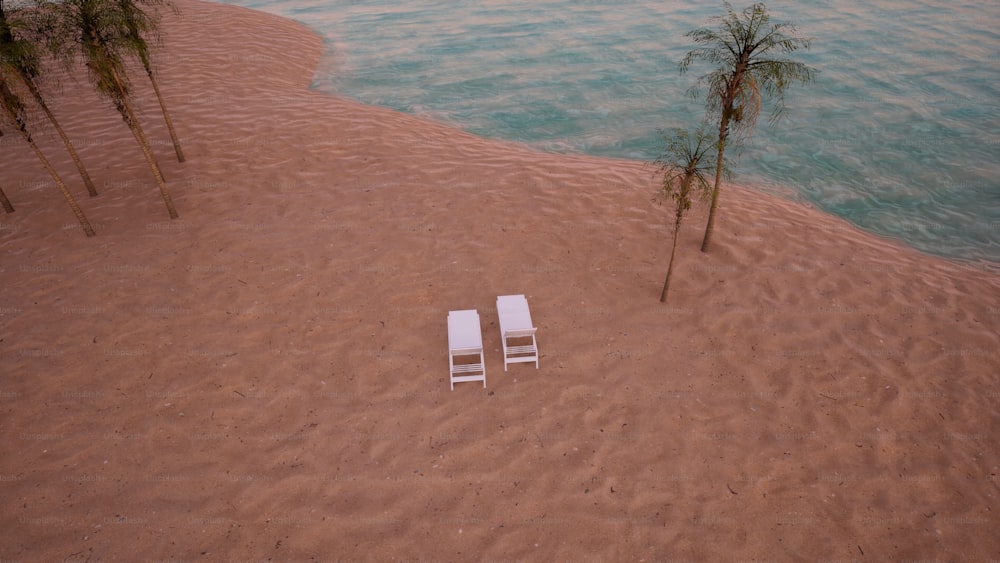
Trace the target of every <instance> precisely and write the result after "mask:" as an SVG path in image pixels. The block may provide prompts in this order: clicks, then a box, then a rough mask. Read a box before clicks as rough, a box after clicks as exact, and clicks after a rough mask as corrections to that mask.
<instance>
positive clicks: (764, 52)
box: [680, 2, 816, 252]
mask: <svg viewBox="0 0 1000 563" xmlns="http://www.w3.org/2000/svg"><path fill="white" fill-rule="evenodd" d="M726 10H727V11H728V13H727V14H726V15H725V16H723V17H719V18H715V19H716V21H718V22H719V25H718V28H716V29H708V28H702V29H696V30H694V31H691V32H689V33H687V37H690V38H692V39H693V40H694V42H695V43H697V44H698V45H701V47H698V48H697V49H694V50H692V51H690V52H688V53H687V55H685V56H684V59H683V60H681V63H680V69H681V72H685V71H686V70H687V69H688V68H689V67H690V66H691V64H692V63H693V62H694V61H696V60H705V61H707V62H709V63H712V64H714V65H717V67H716V69H715V70H713V71H711V72H709V73H708V74H706V75H704V76H702V77H701V78H700V79H699V80H698V84H696V88H697V86H699V85H706V86H707V87H708V100H707V106H708V110H709V112H710V113H711V114H713V115H717V116H718V117H719V138H718V143H717V149H718V150H717V158H716V169H715V187H714V188H713V189H712V207H711V208H710V209H709V212H708V225H707V226H706V227H705V239H704V240H703V241H702V244H701V251H702V252H707V251H708V243H709V240H710V239H711V237H712V230H713V228H714V226H715V212H716V210H717V209H718V206H719V186H720V184H721V178H722V159H723V154H724V152H725V150H726V143H727V142H728V140H729V135H730V133H733V135H734V141H737V142H738V141H740V140H743V139H745V138H748V137H749V136H750V133H751V132H752V131H753V128H754V125H755V124H756V123H757V116H758V115H759V114H760V107H761V99H762V97H763V95H764V94H767V95H769V96H773V97H774V98H775V109H774V112H773V113H772V114H771V122H772V123H774V122H775V121H777V120H778V118H780V117H781V115H782V112H783V111H784V102H785V100H784V94H785V88H786V87H788V85H789V84H790V83H792V82H793V81H794V82H801V83H803V84H805V83H807V82H809V81H811V80H812V78H813V74H814V73H815V72H816V69H814V68H811V67H809V66H806V65H805V64H803V63H800V62H795V61H792V60H789V59H783V58H778V57H777V56H776V55H777V54H781V53H791V52H793V51H796V50H797V49H799V48H803V49H807V48H808V47H809V39H806V38H803V37H799V36H797V35H795V27H794V26H793V25H791V24H789V23H784V22H782V23H771V21H770V16H769V15H768V13H767V6H765V5H764V4H763V3H758V4H754V5H753V6H750V7H749V8H746V9H745V10H743V12H741V13H736V12H735V11H733V8H732V6H730V5H729V3H728V2H727V3H726ZM786 32H787V33H788V35H786Z"/></svg>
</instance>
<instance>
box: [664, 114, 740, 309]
mask: <svg viewBox="0 0 1000 563" xmlns="http://www.w3.org/2000/svg"><path fill="white" fill-rule="evenodd" d="M663 140H664V143H665V146H664V149H663V154H662V155H661V156H660V157H659V158H657V159H656V164H658V165H659V169H658V173H659V174H662V175H663V185H662V188H661V189H660V191H659V197H660V198H663V199H672V200H674V205H675V208H674V244H673V248H672V249H671V250H670V265H669V266H667V279H666V280H665V281H664V282H663V292H662V293H660V302H661V303H665V302H666V301H667V291H668V290H669V289H670V276H671V275H672V274H673V271H674V256H675V255H676V254H677V239H678V234H679V233H680V230H681V220H683V219H684V213H685V212H686V211H687V210H689V209H691V196H692V195H694V194H698V195H700V196H701V198H702V199H705V198H707V196H708V194H709V190H710V189H711V185H710V184H709V183H708V179H707V178H706V177H705V174H706V173H708V172H710V171H711V169H712V165H711V164H710V163H709V161H710V160H711V152H712V149H713V148H714V147H713V146H712V136H711V135H710V134H709V133H708V132H707V131H705V129H703V128H699V129H698V130H697V131H696V132H695V134H694V135H693V136H692V135H689V134H688V132H687V131H685V130H683V129H673V130H672V131H671V134H670V135H664V136H663ZM703 162H704V163H706V164H702V163H703ZM723 172H725V169H723Z"/></svg>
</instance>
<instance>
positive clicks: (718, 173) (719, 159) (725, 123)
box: [701, 115, 729, 252]
mask: <svg viewBox="0 0 1000 563" xmlns="http://www.w3.org/2000/svg"><path fill="white" fill-rule="evenodd" d="M728 134H729V116H728V115H723V117H722V119H721V120H720V123H719V142H718V144H717V145H716V147H715V152H716V159H715V187H714V188H712V205H711V207H709V208H708V224H707V225H706V226H705V238H704V239H702V241H701V251H702V252H708V245H709V243H710V242H711V240H712V232H713V231H714V230H715V211H716V210H717V209H718V208H719V190H720V188H721V187H722V168H723V153H724V151H725V150H726V137H727V136H728Z"/></svg>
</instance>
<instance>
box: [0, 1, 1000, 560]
mask: <svg viewBox="0 0 1000 563" xmlns="http://www.w3.org/2000/svg"><path fill="white" fill-rule="evenodd" d="M177 4H178V6H179V7H180V14H179V15H173V14H169V13H168V14H164V29H163V31H164V33H163V37H164V47H163V48H164V49H165V52H163V53H161V55H162V66H161V68H160V74H161V88H162V90H163V92H164V96H165V97H166V99H167V103H168V104H170V109H171V111H172V117H173V120H174V123H175V126H176V127H177V128H178V135H179V136H180V140H181V143H182V144H183V146H184V151H185V153H186V155H187V158H188V161H187V162H186V163H184V164H178V163H177V162H176V161H171V160H170V156H171V152H172V151H171V150H170V147H169V146H167V145H162V144H161V145H154V147H155V148H154V151H156V153H157V156H158V158H159V159H160V165H161V167H162V168H163V171H164V174H165V175H166V177H167V185H168V188H170V189H171V190H172V195H173V199H174V202H175V204H176V206H177V209H178V211H179V213H180V219H177V220H173V221H171V220H170V219H168V218H167V214H166V210H165V209H164V207H163V204H162V201H161V200H160V199H159V195H158V194H157V193H156V189H155V187H154V186H153V184H152V179H151V176H150V174H149V171H148V169H144V163H143V162H142V157H141V154H140V153H139V152H138V150H137V149H135V148H134V141H132V140H131V138H130V135H129V133H128V130H127V129H125V127H124V126H123V125H122V124H121V122H120V119H117V118H116V117H115V115H114V112H113V110H112V109H110V108H106V107H105V106H104V105H103V104H100V103H99V102H98V101H97V100H96V98H94V99H90V98H86V97H83V96H80V98H79V99H75V98H74V99H70V98H71V97H73V95H72V94H68V93H64V94H63V95H61V96H59V99H58V104H53V107H54V108H58V110H57V115H58V116H59V117H60V118H61V119H63V120H64V122H63V125H64V127H65V128H66V130H67V133H68V134H69V135H70V137H71V138H73V139H74V140H76V139H77V138H78V137H79V138H81V143H80V145H79V146H78V150H79V151H80V153H81V157H82V158H83V159H84V161H85V162H86V163H87V164H88V166H89V167H91V170H90V171H91V174H92V175H93V177H94V181H95V183H97V185H98V189H99V191H101V195H100V196H99V197H97V198H87V197H86V195H85V192H83V190H82V185H78V184H80V183H79V182H76V181H74V183H73V184H72V185H70V189H71V190H73V192H74V195H76V196H77V198H78V201H79V203H80V204H81V206H82V207H83V208H84V211H85V212H86V213H87V215H88V218H89V219H90V221H91V222H92V224H95V225H96V226H97V231H98V232H97V236H96V237H93V238H90V239H88V238H87V237H84V236H83V233H82V232H80V230H79V228H78V227H77V228H75V229H64V228H62V226H65V225H68V224H70V223H71V222H72V220H73V218H72V215H71V214H70V213H69V211H68V209H67V208H66V205H65V202H63V201H61V199H59V195H58V193H57V192H56V191H55V190H54V189H52V188H51V186H49V185H48V184H46V183H45V182H44V181H41V183H39V182H40V180H39V177H40V176H39V174H40V172H39V171H40V170H41V168H40V167H39V166H38V165H37V164H35V163H33V162H32V160H31V158H32V155H30V154H29V153H28V151H27V150H17V148H16V147H13V146H11V147H6V146H5V147H4V151H3V153H0V159H3V160H2V163H3V166H2V168H3V170H4V177H3V178H0V181H2V182H3V186H4V188H5V191H6V192H7V195H8V196H10V197H11V199H12V201H13V203H14V205H15V207H16V208H17V211H16V213H15V214H14V215H0V285H2V286H3V287H4V292H3V294H2V295H0V326H2V327H3V331H2V332H3V334H0V374H3V376H0V412H3V413H4V417H3V422H2V425H0V435H2V436H3V437H5V438H6V439H5V440H0V490H2V491H3V493H4V494H5V496H6V498H8V499H11V502H10V503H9V504H10V507H9V508H10V509H9V510H7V511H5V512H4V513H3V514H2V515H0V524H2V525H3V526H2V528H3V530H4V531H3V532H0V536H2V537H3V539H4V541H2V542H0V558H2V559H11V560H19V559H25V560H28V559H32V560H34V559H38V560H42V559H44V560H48V559H55V558H65V557H66V556H67V554H77V553H87V554H88V555H89V556H90V557H91V558H94V559H116V558H123V557H128V556H130V555H131V554H135V553H142V554H143V555H144V556H147V557H150V558H163V559H166V558H176V559H182V560H194V559H196V558H199V559H200V558H206V557H207V558H210V559H258V558H265V557H273V558H275V559H281V560H295V559H299V560H305V559H309V558H323V557H332V556H337V557H353V558H359V559H386V560H396V559H405V558H413V559H430V558H433V559H447V560H466V559H470V558H487V559H488V558H504V559H525V560H562V559H573V558H580V557H584V556H586V557H599V558H603V559H610V560H640V559H647V560H656V559H668V558H670V559H685V560H692V561H711V560H718V559H722V558H740V559H770V560H792V559H811V560H819V559H844V558H857V557H862V554H861V553H859V551H860V550H863V552H864V557H868V558H875V559H879V560H891V559H934V558H938V557H939V556H940V558H948V557H953V556H954V554H962V557H964V558H967V559H987V558H989V557H991V556H994V555H995V554H996V553H998V552H1000V539H997V538H995V537H992V536H991V535H990V534H989V532H988V530H990V529H993V528H995V527H996V525H995V524H996V516H995V514H997V511H998V510H1000V505H998V503H997V496H996V491H997V475H998V474H1000V454H998V453H997V452H996V451H995V448H992V447H991V445H992V440H994V438H995V436H998V435H1000V407H998V404H1000V403H998V399H1000V394H998V392H997V391H996V389H997V383H998V381H997V375H996V374H997V373H1000V356H998V353H997V350H998V349H1000V341H998V336H997V334H1000V301H998V299H997V297H996V296H997V295H998V293H1000V292H998V290H1000V276H997V275H996V273H993V272H989V271H986V268H982V269H975V268H967V267H964V266H962V265H958V264H955V263H953V262H951V261H949V260H946V259H943V258H937V257H933V256H928V255H926V254H923V253H921V252H919V251H917V250H915V249H912V248H909V247H907V246H905V245H903V244H901V243H898V242H896V241H893V240H890V239H885V238H882V237H877V236H874V235H870V234H868V233H866V232H864V231H861V230H860V229H858V228H856V227H854V226H853V225H851V224H850V223H848V222H847V221H845V220H842V219H839V218H837V217H834V216H830V215H827V214H825V213H822V212H820V211H818V210H815V209H812V208H810V207H807V206H803V205H800V204H796V203H794V202H790V201H787V200H784V199H781V198H777V197H775V196H770V195H767V194H760V193H757V192H750V191H748V190H746V189H743V188H739V187H736V186H732V185H729V184H727V186H726V187H725V188H724V190H725V191H726V193H724V194H723V196H722V197H723V199H722V205H723V206H724V208H723V209H721V210H720V215H719V218H718V224H717V231H716V234H715V239H714V247H713V249H712V251H711V252H710V253H708V254H702V253H701V252H699V250H698V245H699V243H700V241H701V228H702V227H703V225H704V220H705V216H706V214H707V210H705V209H704V208H703V207H702V208H698V209H694V210H692V211H693V212H692V213H691V215H690V217H688V218H686V219H685V223H684V226H683V228H682V231H681V235H680V241H679V247H678V257H677V261H678V262H677V264H676V265H675V271H674V278H673V280H672V282H671V283H672V287H671V295H670V300H669V301H668V303H667V304H665V305H664V304H661V303H659V301H658V297H659V291H660V289H661V287H662V282H663V276H664V275H665V274H666V267H667V260H668V258H669V248H670V243H671V238H670V233H671V229H670V215H671V213H670V211H669V209H668V208H666V207H658V206H657V205H656V204H655V203H652V201H651V198H652V196H653V194H654V190H655V181H654V179H653V177H652V172H653V169H652V167H650V166H644V165H643V164H642V163H636V162H632V161H616V160H609V159H600V158H596V157H584V156H560V155H552V154H549V153H543V152H540V151H536V150H534V149H531V148H529V147H525V146H522V145H518V144H516V143H507V142H502V141H492V140H487V139H483V138H479V137H476V136H474V135H471V134H469V133H465V132H462V131H458V130H455V129H451V128H449V127H447V126H445V125H442V124H439V123H436V122H433V121H430V120H427V119H423V118H420V117H417V116H411V115H407V114H401V113H397V112H394V111H392V110H388V109H385V108H379V107H372V106H365V105H363V104H360V103H358V102H354V101H351V100H347V99H342V98H339V97H336V96H331V95H329V94H325V93H321V92H318V91H315V90H312V89H310V88H309V84H310V81H311V77H312V73H313V72H314V70H315V64H316V62H317V61H318V59H319V57H320V55H321V52H322V44H321V39H320V38H319V36H317V35H315V34H314V33H312V32H311V30H309V29H308V28H306V27H304V26H302V25H301V24H298V23H296V22H293V21H291V20H286V19H283V18H280V17H278V16H274V15H270V14H266V13H263V12H256V11H253V10H249V9H246V8H241V7H235V6H230V5H223V4H213V3H206V2H201V1H197V0H177ZM288 53H294V54H295V56H292V57H289V56H286V54H288ZM134 80H135V87H136V89H137V92H138V95H140V96H141V97H143V98H144V99H146V100H149V99H150V98H149V96H150V90H151V89H150V88H148V86H147V85H146V84H144V83H142V82H141V81H140V80H139V77H138V76H137V77H135V78H134ZM67 90H69V89H68V88H67ZM143 107H144V110H143V112H144V113H143V114H142V117H141V118H142V119H144V126H145V125H146V124H147V123H148V124H149V125H148V128H147V135H149V136H150V137H153V138H157V139H163V138H166V137H165V134H166V133H165V128H164V127H163V126H162V123H161V122H158V121H157V119H158V115H157V114H156V112H155V111H153V110H154V109H155V107H154V106H152V105H150V104H145V105H144V106H143ZM39 142H40V144H42V145H43V150H47V151H48V152H49V153H50V158H52V160H53V163H54V164H55V165H56V166H57V168H59V169H60V171H63V170H66V171H67V172H66V175H67V176H66V177H67V181H69V172H68V171H69V170H72V166H71V165H70V164H69V163H68V159H65V158H63V157H57V156H56V154H57V153H56V152H55V148H57V147H56V143H55V140H54V139H52V138H40V139H39ZM8 148H10V149H11V150H10V151H8V150H7V149H8ZM8 226H9V227H8ZM518 293H523V294H525V295H526V296H527V299H528V302H529V305H530V308H531V314H532V318H533V320H534V321H535V323H536V325H537V327H538V347H539V352H540V354H541V358H540V365H539V368H538V369H537V370H536V369H535V368H534V366H531V365H525V364H522V365H513V366H510V368H509V370H507V371H505V370H503V369H501V368H503V361H502V358H501V356H500V352H499V348H500V341H499V334H498V328H497V326H498V319H497V313H496V310H495V299H496V296H498V295H508V294H518ZM471 308H475V309H477V310H478V311H479V314H480V317H481V328H482V332H483V334H482V337H483V343H484V345H485V350H484V352H485V355H486V372H487V387H486V389H483V388H482V387H481V386H479V385H478V384H458V385H456V386H455V389H454V391H450V390H449V383H448V376H447V369H448V360H447V334H446V332H447V331H446V323H445V320H446V316H447V312H448V311H449V310H459V309H471Z"/></svg>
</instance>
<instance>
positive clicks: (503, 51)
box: [226, 0, 1000, 269]
mask: <svg viewBox="0 0 1000 563" xmlns="http://www.w3.org/2000/svg"><path fill="white" fill-rule="evenodd" d="M226 1H228V2H230V3H235V4H240V5H243V6H246V7H250V8H255V9H259V10H264V11H268V12H272V13H275V14H278V15H282V16H285V17H289V18H292V19H295V20H298V21H301V22H303V23H305V24H306V25H308V26H310V27H311V28H313V29H314V30H316V31H317V32H318V33H320V34H321V35H322V36H323V37H324V38H325V42H326V54H325V56H324V58H323V60H322V62H321V65H320V68H319V69H318V70H317V73H316V76H315V79H314V84H313V86H314V87H315V88H317V89H320V90H324V91H329V92H333V93H336V94H338V95H341V96H346V97H350V98H353V99H356V100H359V101H362V102H365V103H369V104H376V105H381V106H387V107H390V108H393V109H396V110H400V111H403V112H408V113H413V114H418V115H422V116H426V117H430V118H432V119H435V120H438V121H441V122H444V123H447V124H450V125H453V126H455V127H458V128H461V129H464V130H467V131H469V132H472V133H476V134H478V135H481V136H484V137H491V138H499V139H506V140H513V141H519V142H522V143H526V144H528V145H531V146H534V147H536V148H538V149H541V150H546V151H552V152H557V153H583V154H589V155H595V156H606V157H615V158H625V159H635V160H643V161H650V160H653V159H654V158H656V156H657V155H658V154H659V151H660V149H661V147H662V144H661V135H660V134H659V133H658V130H659V129H668V128H673V127H681V128H686V129H692V128H694V127H696V126H697V125H698V124H699V123H700V122H701V121H702V120H703V119H704V98H703V97H700V98H699V97H692V96H691V95H690V92H689V90H690V89H691V87H692V86H693V85H694V84H695V82H696V80H697V78H698V77H699V76H701V75H702V74H704V73H706V72H708V71H709V70H710V67H709V66H707V64H696V65H694V66H692V67H691V69H690V70H689V71H688V72H686V73H683V74H682V73H680V72H679V70H678V62H679V61H680V59H681V58H682V57H683V56H684V54H685V53H686V52H687V51H689V50H690V49H692V48H693V47H694V46H695V45H694V44H693V43H692V41H691V39H690V38H689V37H686V36H685V34H686V33H687V32H688V31H690V30H693V29H696V28H700V27H707V26H712V25H714V24H713V22H712V20H711V18H712V17H714V16H719V15H722V14H724V13H725V8H724V5H723V4H722V2H721V1H720V2H718V3H716V2H700V1H672V2H671V1H664V0H480V1H466V0H407V1H405V2H403V1H388V0H226ZM767 5H768V8H769V11H770V14H771V17H772V20H773V21H783V22H790V23H792V24H794V25H795V26H796V28H797V29H798V32H799V34H801V35H802V36H806V37H809V38H811V40H812V41H811V46H810V48H809V49H808V50H804V51H797V52H795V53H792V54H791V55H787V56H788V57H790V58H793V59H794V60H797V61H801V62H803V63H806V64H808V65H810V66H812V67H814V68H816V69H817V70H818V71H819V73H818V74H817V75H816V78H815V81H814V82H813V83H812V84H810V85H808V86H799V85H793V86H791V87H790V88H789V89H788V90H787V94H786V111H785V113H784V114H783V116H782V118H781V119H780V120H779V121H777V122H776V123H774V124H773V125H771V124H770V123H769V120H768V118H767V116H768V114H769V110H770V109H772V106H769V105H765V107H764V108H763V113H762V115H761V118H760V120H759V122H758V125H757V127H756V129H755V130H754V133H753V136H752V138H751V139H750V140H749V142H747V143H745V144H744V145H743V148H742V149H741V150H735V147H733V148H731V149H729V150H728V151H727V154H728V155H729V156H731V157H732V159H733V161H734V163H733V166H732V169H733V171H734V173H735V174H734V178H733V180H734V181H736V182H737V183H743V184H748V185H752V186H754V187H756V188H758V189H761V190H764V191H769V192H772V193H777V194H779V195H782V196H785V197H789V198H792V199H796V200H799V201H802V202H808V203H811V204H813V205H814V206H816V207H818V208H820V209H823V210H825V211H827V212H829V213H832V214H835V215H838V216H841V217H843V218H845V219H847V220H849V221H851V222H853V223H854V224H856V225H858V226H860V227H861V228H863V229H867V230H869V231H872V232H875V233H878V234H881V235H886V236H890V237H895V238H898V239H901V240H903V241H905V242H907V243H908V244H910V245H912V246H914V247H916V248H918V249H920V250H923V251H925V252H928V253H933V254H938V255H942V256H946V257H950V258H956V259H962V260H969V261H973V262H978V263H980V264H981V265H983V266H984V267H987V268H989V269H996V268H997V263H1000V91H998V89H1000V31H998V30H1000V2H995V1H987V0H983V1H981V2H972V1H962V0H958V1H944V0H939V1H932V0H874V1H873V0H813V1H808V2H806V1H797V2H792V1H788V0H780V1H778V0H775V1H771V2H768V3H767ZM744 7H745V5H744V4H742V3H736V4H734V8H735V9H736V10H742V9H743V8H744ZM567 197H572V194H567Z"/></svg>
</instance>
